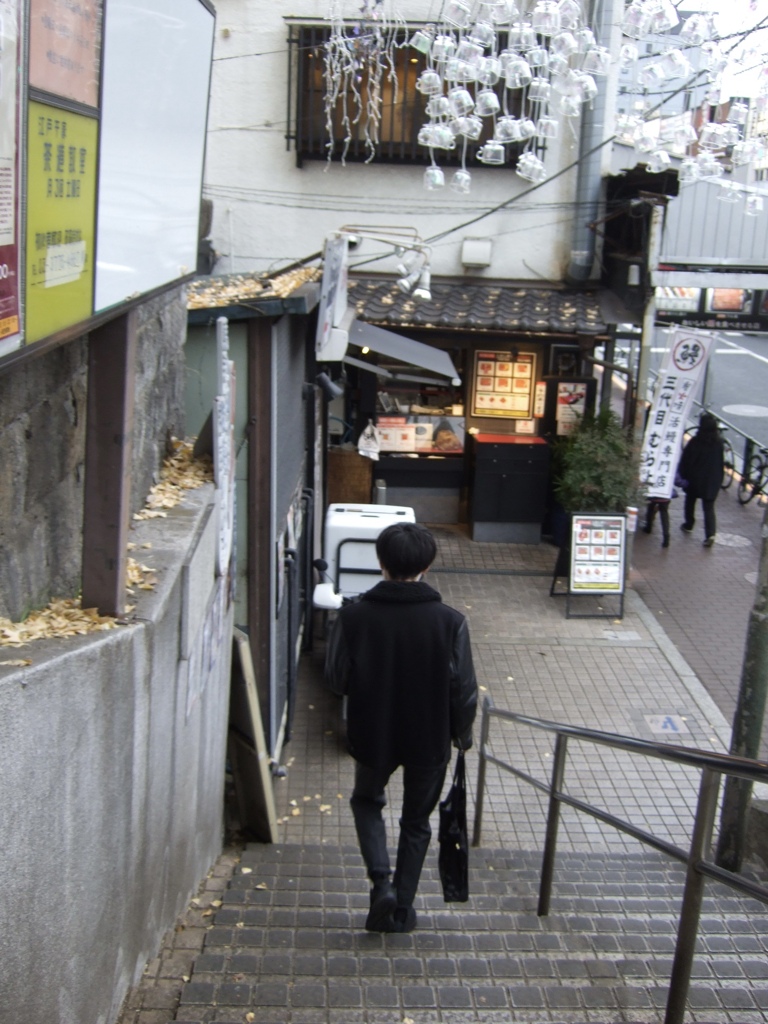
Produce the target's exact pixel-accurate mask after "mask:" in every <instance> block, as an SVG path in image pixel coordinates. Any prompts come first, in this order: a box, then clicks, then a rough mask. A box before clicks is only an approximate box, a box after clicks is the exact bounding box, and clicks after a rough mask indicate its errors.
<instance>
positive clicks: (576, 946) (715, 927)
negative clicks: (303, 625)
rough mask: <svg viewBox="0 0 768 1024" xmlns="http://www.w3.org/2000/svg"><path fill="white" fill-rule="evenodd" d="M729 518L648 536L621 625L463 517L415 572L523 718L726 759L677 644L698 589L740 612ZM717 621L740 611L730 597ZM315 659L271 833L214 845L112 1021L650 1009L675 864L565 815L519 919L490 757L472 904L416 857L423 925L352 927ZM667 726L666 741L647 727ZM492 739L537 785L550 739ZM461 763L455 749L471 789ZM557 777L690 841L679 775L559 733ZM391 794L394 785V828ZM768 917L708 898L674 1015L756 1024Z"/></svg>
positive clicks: (534, 553)
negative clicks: (691, 976) (560, 589)
mask: <svg viewBox="0 0 768 1024" xmlns="http://www.w3.org/2000/svg"><path fill="white" fill-rule="evenodd" d="M734 500H735V499H734ZM731 511H732V510H731V509H730V507H728V508H726V506H725V504H724V503H723V502H722V499H721V502H719V503H718V512H720V514H721V528H722V529H723V530H724V536H728V535H733V536H741V534H737V533H736V526H739V527H743V526H744V524H745V523H751V524H753V525H752V526H751V527H750V530H751V532H750V533H749V534H748V535H747V533H746V531H745V532H744V536H747V539H748V541H749V545H747V544H744V545H742V547H739V546H738V545H737V544H733V545H725V544H724V545H716V546H715V547H714V548H713V549H711V550H709V551H707V550H704V549H702V548H701V545H700V542H697V539H696V538H695V537H687V536H683V535H682V534H680V531H679V530H678V531H677V532H678V534H679V536H674V537H673V544H672V547H671V548H670V549H669V550H667V551H661V549H660V548H659V547H658V546H657V541H658V540H659V539H660V538H656V537H653V536H652V537H646V536H645V535H642V534H640V535H638V537H637V538H636V540H635V554H634V559H633V562H634V566H635V568H634V570H633V572H632V576H631V587H630V589H629V591H628V593H627V599H626V606H625V614H624V617H623V619H622V620H621V621H617V620H614V619H597V618H596V619H566V618H565V608H564V599H563V598H559V597H551V596H550V595H549V586H550V578H551V571H552V568H553V565H554V558H555V552H554V549H552V548H551V547H548V546H547V545H538V546H527V545H503V544H488V545H485V544H483V545H476V544H472V542H470V541H468V540H467V538H466V536H465V535H464V534H463V532H462V531H461V530H459V529H457V528H450V527H441V528H437V529H436V533H437V534H438V540H439V543H440V552H441V554H440V558H439V561H438V563H437V565H436V567H435V569H434V571H433V582H434V584H435V585H436V586H437V587H438V589H439V590H440V591H441V592H442V593H443V595H444V598H445V599H446V601H448V602H449V603H451V604H453V605H454V606H456V607H458V608H459V609H460V610H462V611H463V612H464V613H465V614H466V615H467V616H468V618H469V622H470V628H471V632H472V641H473V649H474V652H475V659H476V664H477V670H478V677H479V680H480V683H481V686H482V689H483V693H484V694H487V695H489V696H491V697H492V699H493V700H494V702H495V703H496V704H497V705H498V706H500V707H505V708H510V709H512V710H519V711H523V712H525V713H527V714H531V715H534V716H540V717H544V718H548V719H554V720H558V721H566V722H569V723H572V724H583V725H586V726H590V727H593V728H597V729H602V730H606V731H616V732H620V733H623V734H626V735H630V736H638V737H641V738H647V739H656V740H661V741H662V742H672V743H683V744H687V745H691V746H695V747H699V748H703V749H705V750H725V749H727V744H728V735H729V723H728V718H727V716H724V715H723V713H722V711H721V709H720V707H719V706H718V691H717V690H716V689H715V688H712V689H711V690H710V691H708V689H707V688H705V686H703V685H702V681H700V680H699V678H698V677H697V674H696V672H694V671H693V665H692V664H690V663H689V660H688V654H687V653H685V652H684V651H683V647H684V645H685V644H688V645H689V647H690V648H691V651H692V652H694V653H696V652H703V651H704V650H705V647H706V645H705V644H704V643H703V640H702V636H701V635H700V633H701V631H702V629H703V632H704V634H705V635H706V636H707V637H709V636H710V635H711V633H712V629H711V628H710V627H709V626H706V627H696V625H695V623H691V622H689V621H688V620H687V619H686V617H685V615H684V614H683V611H684V610H686V609H689V610H692V611H696V612H697V614H698V615H699V616H700V619H699V621H702V618H701V616H702V615H703V613H704V611H706V610H707V609H708V603H707V600H706V598H707V597H708V595H709V594H711V593H713V592H714V591H716V590H717V591H718V595H720V594H722V593H725V592H726V589H727V588H730V587H733V588H734V591H739V596H740V599H741V602H742V605H743V602H744V600H745V599H746V600H747V601H748V603H750V604H751V594H750V593H748V589H749V588H748V586H745V583H748V581H745V580H743V577H744V576H745V574H746V573H748V572H750V571H751V569H750V568H749V565H751V563H748V562H747V558H746V555H744V558H743V560H742V554H740V553H739V552H743V551H744V550H745V549H747V548H748V547H749V546H751V548H752V560H753V561H754V551H755V550H756V549H755V544H756V534H755V526H754V523H755V522H757V530H758V533H757V538H759V519H760V517H761V513H760V512H757V513H756V510H751V509H749V508H748V509H746V510H741V509H740V508H739V513H741V512H744V513H745V514H744V516H742V518H741V519H739V520H735V519H733V520H732V519H730V518H729V516H730V513H731ZM747 517H750V518H747ZM734 524H735V525H734ZM726 526H728V527H729V528H728V529H725V527H726ZM674 528H675V527H673V529H674ZM664 559H666V561H664ZM673 560H674V561H673ZM670 568H673V571H672V572H670V571H669V569H670ZM720 581H724V582H722V587H720V589H719V590H718V586H717V584H719V583H720ZM727 592H728V593H730V590H727ZM753 592H754V582H753V583H752V593H753ZM641 595H642V596H641ZM643 598H645V600H644V599H643ZM735 607H736V606H735V605H734V608H735ZM729 609H730V605H728V603H727V602H723V601H720V604H719V608H718V618H717V620H716V621H717V622H718V628H719V631H720V632H721V633H722V631H723V628H725V629H726V630H727V632H728V634H729V636H730V635H731V634H733V636H734V637H735V636H736V634H737V633H738V629H737V625H736V623H734V622H733V621H729V622H726V620H727V619H728V614H727V613H728V611H729ZM652 612H653V614H652ZM732 612H733V613H732V615H731V618H732V619H733V618H738V617H739V616H740V615H741V614H742V606H741V605H740V606H739V608H738V612H736V611H733V610H732ZM707 613H708V612H707ZM747 613H748V609H747ZM659 621H661V622H663V625H664V630H662V629H661V628H660V626H659ZM673 640H674V643H673V642H672V641H673ZM735 646H737V645H735V641H734V651H735ZM742 646H743V642H742ZM678 647H679V648H680V649H678ZM714 648H715V650H717V645H714ZM683 654H685V656H683ZM322 656H323V649H322V643H318V644H316V649H315V651H314V652H312V654H310V655H308V656H306V657H305V658H304V659H303V664H302V666H301V671H300V681H299V692H298V696H297V700H296V712H295V719H294V728H293V739H292V740H291V742H290V744H289V745H287V747H286V749H285V752H284V763H285V766H286V768H287V774H286V776H285V778H283V779H277V780H276V781H275V787H276V801H277V806H278V813H279V818H280V824H279V828H280V836H279V843H278V844H277V845H275V846H271V847H270V846H263V845H259V844H252V845H249V846H248V847H247V848H245V849H244V850H236V849H233V850H228V851H227V852H226V853H225V854H224V856H223V858H222V860H221V862H220V863H219V864H218V865H217V866H216V868H215V873H214V875H213V876H212V878H211V879H209V880H208V882H207V883H206V885H208V883H210V885H211V886H212V889H211V890H210V891H209V889H208V888H207V887H204V888H203V889H202V890H201V893H200V894H199V895H198V900H199V902H198V903H197V904H195V905H193V906H191V907H190V909H189V910H188V914H187V917H186V918H185V919H183V920H182V921H181V922H180V923H179V925H178V926H177V929H176V930H175V931H174V932H173V933H172V934H171V935H169V936H168V937H167V939H166V943H165V944H164V947H163V949H162V950H161V952H160V954H159V956H158V958H157V959H156V960H155V961H153V963H152V964H150V965H149V966H148V970H147V972H146V973H145V977H144V979H142V982H141V984H140V985H139V986H138V988H137V990H136V991H135V992H134V993H132V995H131V998H130V999H129V1001H128V1002H127V1004H126V1007H125V1010H124V1012H123V1014H122V1017H121V1022H120V1024H167V1022H169V1021H171V1020H176V1021H177V1022H179V1024H181V1022H192V1021H195V1022H198V1021H199V1022H204V1024H212V1022H224V1021H234V1020H238V1021H246V1020H252V1021H255V1022H262V1024H278V1022H279V1024H299V1022H302V1024H330V1022H333V1024H335V1022H339V1024H342V1022H343V1024H358V1022H359V1024H379V1022H381V1024H384V1022H394V1021H398V1022H400V1024H404V1022H406V1021H409V1020H410V1021H412V1022H413V1024H432V1022H451V1024H460V1022H461V1024H463V1022H470V1021H472V1022H474V1021H499V1022H500V1021H537V1022H542V1024H543V1022H545V1021H546V1022H551V1024H566V1022H570V1024H584V1022H590V1021H596V1022H606V1024H608V1022H618V1021H627V1022H630V1021H631V1022H635V1024H645V1022H661V1021H662V1020H663V1004H664V998H665V987H666V982H667V980H668V977H669V970H670V965H671V951H672V948H673V929H674V921H675V919H676V913H677V907H678V904H679V898H680V883H681V879H680V869H679V868H678V867H676V866H675V865H674V864H670V863H668V862H667V861H666V859H665V858H661V857H660V855H658V854H655V853H649V852H642V851H641V848H640V847H639V846H638V844H637V843H636V842H635V841H634V840H632V839H630V838H629V837H626V836H624V835H622V834H621V833H616V832H614V831H613V830H612V829H609V828H608V827H607V826H603V825H601V824H600V823H598V822H596V821H593V820H592V819H586V818H583V817H582V816H577V814H576V813H575V812H571V811H568V810H567V809H566V811H565V812H564V814H563V820H562V823H561V829H560V841H559V854H558V869H557V873H556V888H555V894H554V899H553V908H552V914H551V915H550V917H548V918H544V919H540V918H537V917H536V913H535V909H536V907H535V897H534V895H533V893H534V890H535V886H536V884H537V883H536V874H537V869H538V862H539V856H540V855H539V853H538V852H537V851H539V850H540V849H541V844H542V836H543V828H544V814H545V807H544V801H543V798H542V797H541V796H540V795H539V794H538V793H537V792H536V791H535V790H532V789H531V788H530V787H529V786H526V785H525V784H524V783H518V782H516V781H515V780H514V779H510V777H502V775H501V773H499V772H498V771H497V770H489V775H488V790H487V793H488V796H487V802H486V806H485V812H484V815H483V830H482V836H481V843H482V849H481V850H479V851H477V852H476V854H475V855H474V856H473V877H472V892H473V896H472V899H471V901H470V903H469V904H467V906H466V907H462V908H455V909H451V908H447V907H446V906H445V905H444V904H443V903H442V899H441V898H440V896H439V891H438V888H437V879H436V876H435V872H434V858H433V859H432V860H431V861H430V863H429V865H428V869H427V873H426V875H425V882H424V885H423V887H422V889H421V890H420V894H419V897H418V900H419V905H418V907H417V909H418V911H419V916H420V927H419V929H418V930H417V931H416V932H414V933H413V935H411V936H387V937H382V936H371V935H368V934H367V933H365V932H364V931H363V930H362V922H363V920H364V913H365V906H366V903H367V892H368V885H367V882H366V879H365V877H364V872H363V869H362V863H361V860H360V857H359V853H358V852H357V846H356V840H355V834H354V827H353V825H352V821H351V815H350V812H349V807H348V796H349V792H350V790H351V780H352V766H351V762H350V760H349V758H348V757H347V756H346V755H345V753H344V750H343V721H342V718H341V708H340V704H339V702H338V701H337V699H336V698H333V697H332V696H331V695H329V694H328V693H327V692H326V691H325V690H324V689H323V687H322V684H321V679H320V669H321V665H322ZM733 656H734V657H736V654H735V653H734V655H733ZM692 657H693V655H692V654H691V658H692ZM705 664H707V665H712V666H714V665H715V662H714V660H713V659H712V658H710V660H709V661H707V662H706V663H705ZM739 664H740V661H739ZM721 682H722V681H721ZM728 682H729V681H728V680H726V684H728ZM723 689H724V690H725V691H726V692H727V691H728V685H725V686H724V687H723ZM663 721H672V722H674V723H676V726H677V729H678V730H679V731H673V732H664V733H658V732H656V731H654V730H655V729H657V728H658V723H659V722H663ZM491 745H492V748H493V752H494V753H495V754H496V755H497V756H498V757H500V758H502V759H503V760H508V761H511V762H514V763H515V764H516V765H518V766H520V767H523V768H524V769H526V770H528V771H530V772H531V774H533V775H535V776H536V777H540V778H542V780H545V779H547V778H548V776H549V771H550V765H551V754H552V744H551V741H550V739H549V737H548V735H547V734H544V733H538V732H536V733H533V732H527V731H525V730H521V729H520V728H519V727H516V726H513V727H508V726H507V725H506V724H499V723H498V722H495V723H494V725H493V729H492V733H491ZM475 757H476V755H475V754H474V753H470V755H469V773H470V780H471V782H470V785H473V780H474V777H475V770H476V760H475ZM566 783H567V787H568V788H569V791H570V792H572V793H573V795H575V796H579V797H583V798H585V799H588V800H595V801H596V802H599V803H600V804H601V806H604V807H605V809H607V810H609V811H613V812H616V813H618V812H620V811H621V813H623V814H624V815H625V816H627V817H628V818H630V819H631V820H632V821H633V822H634V823H635V824H639V825H641V826H647V827H649V828H650V829H651V830H652V831H656V832H657V833H658V834H659V835H661V836H662V837H663V838H664V839H666V840H668V841H670V842H672V843H676V844H678V845H682V846H687V836H688V835H689V832H690V824H691V820H692V809H693V807H694V806H695V799H696V791H697V787H698V778H697V776H696V773H692V772H691V771H690V770H688V769H682V768H677V767H675V766H670V765H667V764H666V763H665V762H662V761H659V760H657V759H648V760H647V761H644V760H640V761H638V760H637V758H634V759H630V758H629V757H627V756H624V755H618V754H615V753H613V752H612V751H610V750H608V749H607V748H593V749H590V750H588V749H586V748H585V747H584V746H583V745H582V744H574V743H572V744H571V746H570V756H569V765H568V771H567V775H566ZM398 795H399V794H398V785H397V782H395V783H394V784H393V786H392V792H391V804H390V806H389V808H388V809H387V815H388V824H389V828H390V836H391V835H393V833H394V829H395V826H396V818H397V813H398ZM471 803H472V807H471V808H470V814H472V812H473V806H474V801H473V800H472V801H471ZM233 872H234V873H233ZM230 876H231V882H230V884H229V885H228V886H226V887H224V888H223V889H222V887H221V880H222V878H223V879H225V880H226V879H227V878H228V877H230ZM219 901H221V906H219ZM766 923H768V917H766V915H765V908H764V907H762V906H761V905H759V904H756V903H755V902H754V901H746V900H738V899H736V898H734V897H730V898H726V897H725V896H724V895H722V894H721V893H720V892H719V891H718V889H717V887H713V889H712V891H711V892H710V891H708V896H707V900H706V901H705V909H704V922H703V928H702V934H701V937H700V942H699V953H698V955H697V962H696V967H695V971H696V977H695V984H694V987H693V990H692V993H691V1000H690V1013H689V1016H688V1020H690V1021H691V1022H693V1021H700V1022H708V1024H725V1022H729V1024H730V1022H733V1024H758V1022H761V1024H765V1022H768V978H766V974H767V973H768V971H767V970H766V957H765V953H766V945H767V942H766V931H767V929H766V927H765V926H766ZM195 942H197V943H198V944H199V948H198V950H197V955H196V956H194V957H191V958H190V955H189V949H190V945H193V944H194V943H195ZM187 943H189V944H190V945H186V944H187ZM174 967H175V968H176V970H177V976H176V978H175V979H174V978H172V977H171V976H170V975H172V974H173V971H174ZM190 971H191V973H190ZM505 972H506V973H505ZM185 978H186V979H188V980H187V981H185V980H184V979H185ZM251 1014H252V1016H249V1015H251Z"/></svg>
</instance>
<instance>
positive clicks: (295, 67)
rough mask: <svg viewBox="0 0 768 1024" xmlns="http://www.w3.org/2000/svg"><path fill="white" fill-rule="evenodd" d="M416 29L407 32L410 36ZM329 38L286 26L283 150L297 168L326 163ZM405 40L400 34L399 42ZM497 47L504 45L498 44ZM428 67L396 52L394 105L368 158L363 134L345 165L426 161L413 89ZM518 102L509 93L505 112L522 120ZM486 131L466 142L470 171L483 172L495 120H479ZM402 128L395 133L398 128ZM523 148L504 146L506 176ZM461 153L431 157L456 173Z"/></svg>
mask: <svg viewBox="0 0 768 1024" xmlns="http://www.w3.org/2000/svg"><path fill="white" fill-rule="evenodd" d="M416 27H418V26H409V28H408V30H407V33H408V34H410V33H411V32H412V31H413V30H414V28H416ZM329 35H330V29H329V27H328V25H327V23H326V24H301V23H289V36H288V44H289V45H288V53H289V62H290V66H289V69H288V82H289V87H288V131H287V134H286V143H287V147H288V148H289V149H290V148H294V149H295V152H296V164H297V166H298V167H301V166H302V165H303V163H304V161H305V160H327V159H328V141H329V140H328V134H327V131H326V115H325V103H324V98H325V89H324V79H323V76H322V72H321V71H319V70H317V69H316V68H315V67H314V65H315V62H316V64H317V68H318V69H319V68H321V67H322V61H323V52H324V46H325V43H326V41H327V39H328V37H329ZM405 39H406V31H405V30H404V31H403V38H402V41H403V42H404V41H405ZM499 44H500V47H503V46H504V41H503V40H502V39H501V38H500V41H499ZM425 67H426V58H425V57H424V55H423V54H420V53H418V52H417V51H416V50H414V49H411V48H410V47H408V46H403V47H402V49H400V50H398V88H397V91H396V96H395V97H394V102H392V103H390V104H389V106H388V107H386V106H385V108H384V112H383V115H382V119H381V130H380V139H379V142H378V144H377V146H376V152H375V155H374V157H373V158H372V159H371V153H370V149H369V147H368V146H366V144H365V140H364V138H363V137H362V133H360V134H359V135H358V137H356V138H353V139H352V140H351V142H350V143H349V145H348V146H347V148H346V153H345V155H344V159H345V160H346V161H348V162H350V163H361V162H370V163H378V164H404V165H412V164H425V163H427V162H428V160H429V150H428V149H427V148H426V147H424V146H422V145H420V144H419V143H418V141H417V136H418V133H419V129H420V128H421V126H422V125H423V124H425V123H426V122H427V120H428V117H427V115H426V112H425V107H426V103H427V97H426V96H423V95H422V94H421V93H420V92H419V91H418V90H417V89H416V87H415V86H416V81H417V79H418V77H419V75H420V74H421V72H422V71H423V70H424V68H425ZM494 89H495V91H496V92H497V94H498V95H499V96H500V98H501V97H502V93H503V92H504V89H505V85H504V80H503V79H502V80H501V81H500V82H499V83H498V84H497V85H496V86H495V87H494ZM522 102H523V101H522V97H521V94H520V91H519V90H512V91H510V92H508V93H507V106H508V109H509V112H510V114H512V115H513V116H515V117H520V116H521V110H522ZM483 120H484V122H485V129H484V132H483V135H482V136H481V138H480V139H479V140H478V141H477V142H469V141H468V142H467V146H466V165H467V167H468V168H469V169H471V168H473V167H482V166H483V165H482V164H481V163H480V162H479V161H478V160H477V152H478V150H479V149H480V147H481V146H482V145H483V143H484V142H485V141H487V139H488V138H490V137H491V136H492V133H493V119H492V118H483ZM398 122H399V124H400V125H401V126H402V130H400V131H398V128H397V123H398ZM533 144H534V145H533V149H534V152H535V153H536V154H537V155H542V154H543V152H544V151H545V149H546V146H545V144H544V142H543V141H542V140H539V139H534V140H533ZM524 147H525V144H524V143H509V144H507V152H508V160H507V162H506V164H503V165H501V169H506V170H507V171H509V170H510V169H511V168H512V167H514V163H515V158H516V156H517V155H518V154H519V153H521V152H522V151H523V149H524ZM344 149H345V142H344V138H343V137H341V135H339V136H338V137H336V138H334V140H333V149H332V159H333V160H340V159H341V157H342V154H343V153H344ZM462 153H463V147H462V142H461V140H460V141H459V143H458V145H457V147H456V149H455V150H436V151H435V157H436V159H437V161H438V163H439V164H440V165H441V166H447V167H459V166H461V163H462Z"/></svg>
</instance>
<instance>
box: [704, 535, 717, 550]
mask: <svg viewBox="0 0 768 1024" xmlns="http://www.w3.org/2000/svg"><path fill="white" fill-rule="evenodd" d="M702 543H703V545H704V547H705V548H711V547H712V545H713V544H714V543H715V538H714V537H707V539H706V540H705V541H703V542H702Z"/></svg>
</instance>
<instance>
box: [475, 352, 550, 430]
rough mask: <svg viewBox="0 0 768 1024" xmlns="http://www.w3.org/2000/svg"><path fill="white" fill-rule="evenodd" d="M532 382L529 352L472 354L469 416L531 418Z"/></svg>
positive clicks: (533, 363)
mask: <svg viewBox="0 0 768 1024" xmlns="http://www.w3.org/2000/svg"><path fill="white" fill-rule="evenodd" d="M535 382H536V356H535V355H534V353H533V352H514V351H507V352H487V351H483V352H476V353H475V376H474V386H473V390H472V415H473V416H493V417H504V418H506V419H521V420H529V419H531V418H532V417H533V398H534V385H535Z"/></svg>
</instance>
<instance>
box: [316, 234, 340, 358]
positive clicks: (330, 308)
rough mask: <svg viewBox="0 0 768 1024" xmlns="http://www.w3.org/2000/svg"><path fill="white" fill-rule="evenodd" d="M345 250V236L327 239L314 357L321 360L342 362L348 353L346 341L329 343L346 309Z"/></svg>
mask: <svg viewBox="0 0 768 1024" xmlns="http://www.w3.org/2000/svg"><path fill="white" fill-rule="evenodd" d="M347 251H348V239H347V237H346V236H345V235H341V236H340V237H338V238H328V239H326V242H325V252H324V254H323V283H322V285H321V289H320V306H319V310H318V315H317V335H316V336H315V355H316V356H317V358H318V360H321V361H323V360H327V361H331V362H334V361H336V360H337V359H343V358H344V354H345V352H346V350H347V344H346V339H344V340H342V341H337V342H336V343H335V344H333V343H332V341H333V328H334V327H338V326H339V324H340V323H341V320H342V317H343V316H344V314H345V312H346V310H347Z"/></svg>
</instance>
